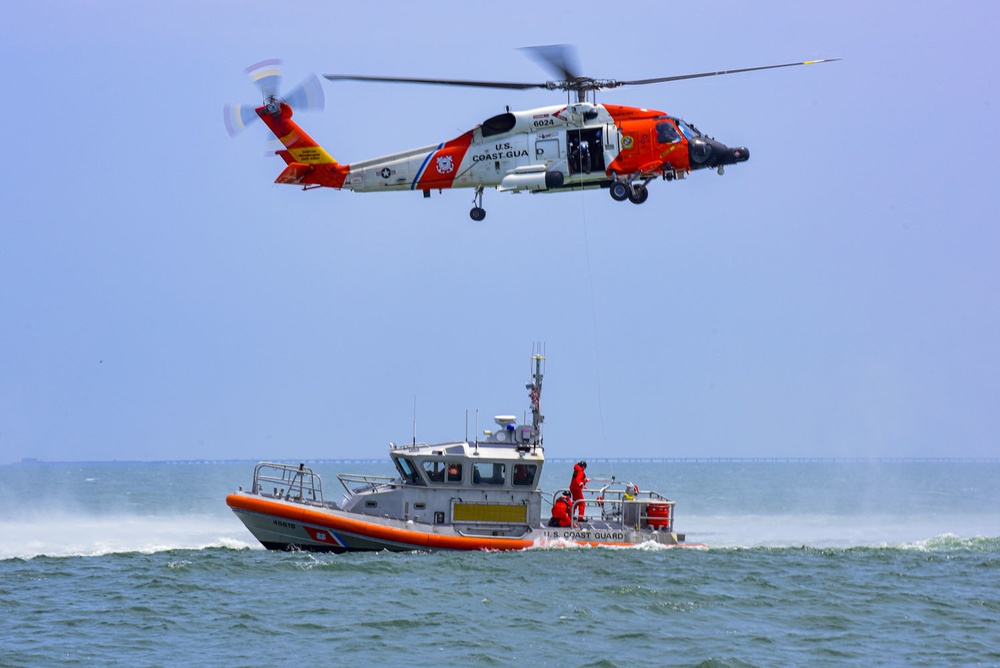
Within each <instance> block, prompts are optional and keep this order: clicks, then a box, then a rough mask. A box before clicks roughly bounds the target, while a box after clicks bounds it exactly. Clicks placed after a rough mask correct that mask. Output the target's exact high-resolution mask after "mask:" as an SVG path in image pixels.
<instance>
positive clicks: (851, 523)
mask: <svg viewBox="0 0 1000 668" xmlns="http://www.w3.org/2000/svg"><path fill="white" fill-rule="evenodd" d="M682 530H686V531H687V538H688V540H690V541H696V542H699V543H706V544H707V545H708V546H709V547H750V548H753V547H816V548H826V547H832V548H851V547H894V548H912V549H921V546H923V547H926V546H928V545H931V546H934V545H938V544H940V543H941V541H942V538H945V539H946V540H947V538H948V537H951V538H952V539H953V540H957V541H963V540H969V539H975V538H981V537H983V536H1000V517H995V516H990V515H968V516H962V515H951V516H949V517H948V518H947V519H944V520H942V519H941V518H939V517H932V516H921V515H911V516H898V515H884V516H883V515H861V516H847V515H794V514H789V515H732V516H707V515H705V516H697V517H696V516H690V517H685V518H684V527H683V529H682Z"/></svg>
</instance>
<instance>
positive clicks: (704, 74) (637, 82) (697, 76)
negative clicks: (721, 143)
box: [615, 58, 840, 86]
mask: <svg viewBox="0 0 1000 668" xmlns="http://www.w3.org/2000/svg"><path fill="white" fill-rule="evenodd" d="M835 60H840V58H823V59H822V60H806V61H803V62H801V63H783V64H781V65H763V66H761V67H742V68H740V69H738V70H719V71H717V72H700V73H698V74H679V75H676V76H672V77H657V78H655V79H635V80H633V81H616V82H615V83H616V84H618V85H619V86H643V85H645V84H654V83H666V82H668V81H684V80H685V79H700V78H702V77H716V76H719V75H722V74H738V73H740V72H756V71H758V70H773V69H777V68H779V67H794V66H796V65H815V64H817V63H832V62H833V61H835Z"/></svg>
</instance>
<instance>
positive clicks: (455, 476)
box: [448, 462, 462, 482]
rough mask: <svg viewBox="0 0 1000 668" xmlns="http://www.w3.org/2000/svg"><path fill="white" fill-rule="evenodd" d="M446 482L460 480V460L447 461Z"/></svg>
mask: <svg viewBox="0 0 1000 668" xmlns="http://www.w3.org/2000/svg"><path fill="white" fill-rule="evenodd" d="M448 482H462V464H461V463H460V462H449V463H448Z"/></svg>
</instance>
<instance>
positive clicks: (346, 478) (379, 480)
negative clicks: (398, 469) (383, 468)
mask: <svg viewBox="0 0 1000 668" xmlns="http://www.w3.org/2000/svg"><path fill="white" fill-rule="evenodd" d="M337 480H339V481H340V484H341V485H343V486H344V489H345V490H347V493H348V494H354V493H355V492H356V491H357V490H356V489H352V488H351V487H350V484H354V485H358V484H359V483H360V484H361V485H364V486H365V487H369V486H370V487H371V488H372V491H375V490H377V489H378V488H379V487H380V486H382V485H391V484H393V483H395V482H397V481H398V480H399V479H398V478H393V477H392V476H387V475H368V474H367V473H341V474H339V475H338V476H337Z"/></svg>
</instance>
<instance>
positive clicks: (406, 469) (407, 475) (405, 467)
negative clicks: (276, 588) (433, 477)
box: [396, 457, 424, 485]
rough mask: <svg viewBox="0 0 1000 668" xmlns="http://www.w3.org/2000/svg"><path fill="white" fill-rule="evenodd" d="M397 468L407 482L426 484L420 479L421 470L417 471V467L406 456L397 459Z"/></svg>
mask: <svg viewBox="0 0 1000 668" xmlns="http://www.w3.org/2000/svg"><path fill="white" fill-rule="evenodd" d="M396 468H397V469H399V472H400V473H401V474H403V480H405V481H406V482H408V483H411V484H413V485H423V484H424V481H423V480H421V479H420V472H419V471H417V467H416V466H414V465H413V462H411V461H410V460H409V459H407V458H406V457H400V458H399V459H397V460H396Z"/></svg>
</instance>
